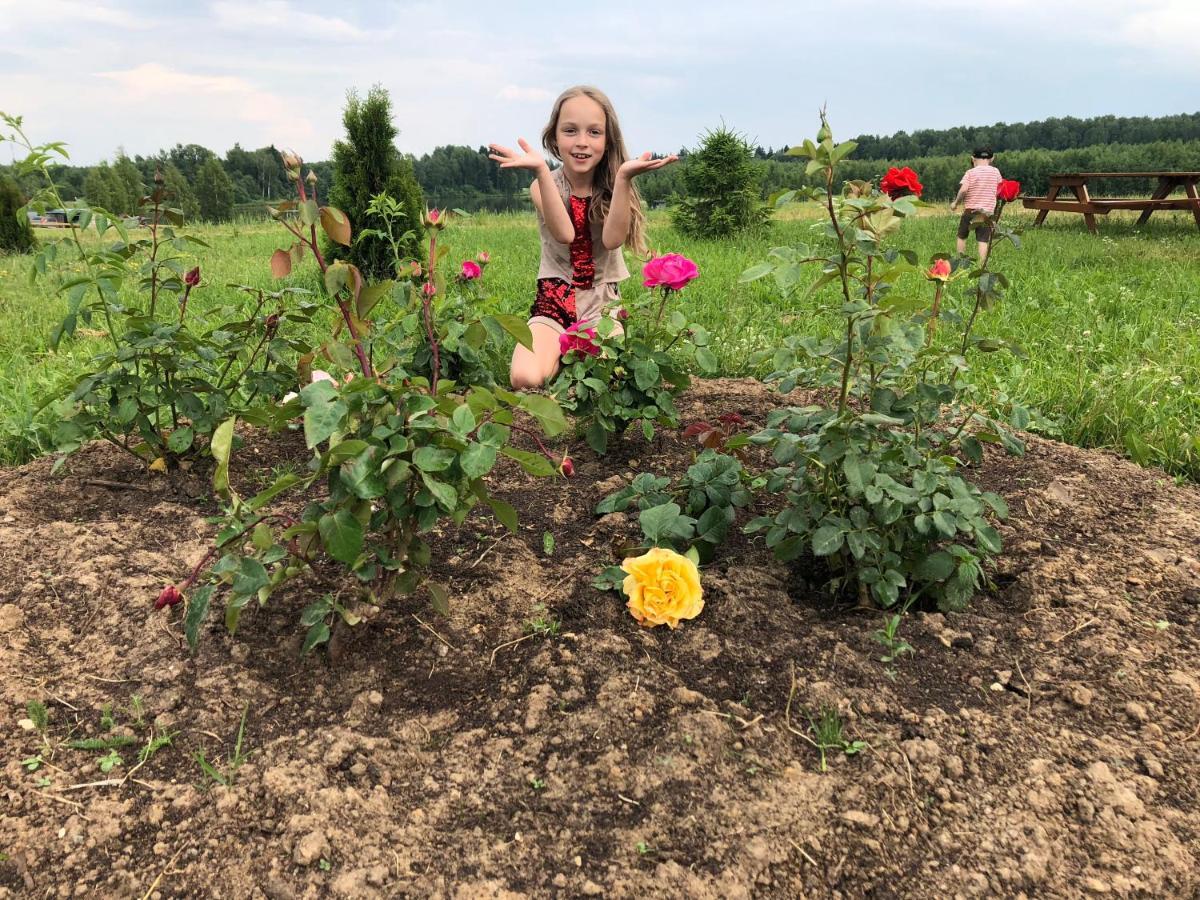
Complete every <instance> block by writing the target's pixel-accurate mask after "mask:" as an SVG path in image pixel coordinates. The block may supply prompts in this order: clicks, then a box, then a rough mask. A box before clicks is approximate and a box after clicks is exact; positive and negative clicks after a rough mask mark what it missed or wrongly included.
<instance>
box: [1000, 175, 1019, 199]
mask: <svg viewBox="0 0 1200 900" xmlns="http://www.w3.org/2000/svg"><path fill="white" fill-rule="evenodd" d="M1019 193H1021V182H1019V181H1009V180H1008V179H1007V178H1006V179H1004V180H1003V181H1001V182H1000V186H999V187H997V188H996V196H997V197H998V198H999V199H1001V200H1003V201H1004V202H1005V203H1011V202H1012V201H1014V200H1016V199H1017V194H1019Z"/></svg>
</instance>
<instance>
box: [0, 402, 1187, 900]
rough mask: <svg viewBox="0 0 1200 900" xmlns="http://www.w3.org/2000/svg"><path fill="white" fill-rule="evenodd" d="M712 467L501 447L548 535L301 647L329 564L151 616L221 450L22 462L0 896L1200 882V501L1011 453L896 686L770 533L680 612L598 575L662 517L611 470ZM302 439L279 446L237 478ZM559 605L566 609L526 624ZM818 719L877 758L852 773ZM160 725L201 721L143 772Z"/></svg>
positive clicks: (1065, 452) (462, 549)
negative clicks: (236, 756)
mask: <svg viewBox="0 0 1200 900" xmlns="http://www.w3.org/2000/svg"><path fill="white" fill-rule="evenodd" d="M779 402H780V400H779V398H778V397H776V396H775V395H773V394H771V393H770V392H769V391H768V390H767V389H765V388H763V387H761V386H759V385H757V384H754V383H752V382H739V381H718V382H709V383H703V384H700V385H698V386H697V387H696V389H695V390H694V391H693V392H692V393H691V394H690V395H689V396H688V398H687V401H686V403H685V404H684V405H685V409H686V412H685V416H686V418H689V419H691V418H699V417H702V416H703V417H709V416H712V415H715V414H716V413H718V412H722V411H726V410H736V411H738V412H740V413H742V414H743V415H745V416H747V418H750V419H752V420H753V421H756V422H761V421H762V418H763V416H764V415H765V412H766V410H767V409H768V408H769V407H770V406H772V405H776V404H778V403H779ZM691 453H692V447H691V446H690V445H689V444H687V443H685V442H682V441H681V440H680V439H678V438H677V437H676V436H674V435H666V436H662V437H660V438H658V439H656V441H655V442H654V444H653V445H650V446H647V445H646V444H645V443H643V442H642V440H641V438H640V437H639V438H636V439H633V440H631V441H629V442H628V443H627V444H626V445H625V446H622V447H620V448H618V449H617V451H616V452H614V453H613V454H611V455H610V456H609V457H608V458H606V459H596V458H595V457H593V456H591V454H589V453H587V452H586V451H583V450H582V449H580V448H577V449H576V453H575V455H576V458H577V461H578V463H579V474H578V476H577V477H576V478H575V479H573V480H571V481H568V482H562V481H559V482H557V483H555V484H540V485H532V483H531V482H529V481H528V480H527V479H526V478H525V477H524V476H523V475H522V474H521V473H520V472H519V471H510V470H504V472H502V473H501V474H500V476H499V477H498V479H497V482H498V484H497V488H498V490H499V491H500V492H501V493H502V494H503V495H504V496H506V497H507V498H508V499H509V500H510V501H511V502H514V503H516V504H517V505H518V506H519V508H520V511H521V531H520V534H519V535H517V536H506V535H505V534H504V532H503V531H502V530H500V529H499V528H498V526H496V525H495V524H494V523H491V522H490V521H488V520H484V519H476V518H472V519H470V520H468V522H467V523H466V525H464V527H462V528H460V529H457V530H454V531H452V532H447V533H445V534H443V535H441V536H440V538H439V539H438V541H437V545H436V551H435V555H436V558H437V560H438V562H437V563H436V566H437V568H438V575H439V577H441V578H442V579H443V580H444V581H446V582H447V583H448V584H450V585H451V587H452V591H453V609H452V614H451V615H450V616H449V617H448V618H439V617H437V616H436V615H435V614H434V613H432V612H431V611H430V610H429V609H428V608H427V607H426V606H425V605H424V603H423V602H422V601H421V600H420V599H419V598H414V599H410V600H406V601H404V602H400V603H396V604H394V605H392V606H390V607H388V608H386V609H384V610H383V611H382V612H381V613H380V615H378V616H377V617H376V618H375V619H373V620H372V621H371V622H370V623H368V624H365V625H363V626H360V627H359V628H357V629H354V630H353V631H352V632H350V633H349V634H346V635H341V636H339V639H338V641H337V645H336V646H335V647H334V648H333V652H332V653H318V654H314V655H311V656H308V657H303V658H302V657H300V656H299V654H298V648H299V642H300V637H301V631H300V628H299V626H298V624H297V618H298V614H299V610H300V609H301V608H302V607H303V605H304V604H305V603H306V601H307V600H308V599H310V598H311V593H312V592H313V591H316V590H319V589H321V588H320V586H319V585H317V584H301V585H298V586H296V587H295V588H294V589H291V590H290V591H288V592H286V593H284V594H282V595H279V596H277V597H276V598H274V599H273V600H272V602H271V604H270V605H269V606H268V607H267V608H264V609H261V610H257V611H253V612H252V611H251V610H247V614H246V615H245V616H244V617H243V620H242V624H241V628H240V630H239V631H238V633H237V635H236V638H233V637H230V636H229V635H228V634H227V633H226V632H225V631H224V629H223V627H222V626H221V625H220V624H219V622H218V621H217V618H218V617H216V616H214V619H213V621H212V622H211V623H210V625H209V627H208V628H206V632H205V636H204V640H203V642H202V644H201V647H200V650H199V652H198V653H197V654H196V655H195V656H192V655H190V654H189V653H187V652H186V651H185V650H184V649H183V647H182V646H181V645H182V637H181V628H180V622H179V613H180V610H178V609H177V610H175V611H171V612H159V613H156V612H154V611H153V609H152V601H153V599H154V597H155V596H156V595H157V593H158V591H159V590H160V589H161V587H162V586H163V585H164V584H166V583H168V582H171V581H178V580H181V578H182V577H183V575H184V574H186V572H187V571H188V569H189V568H190V567H191V565H193V564H194V563H195V562H196V561H197V560H198V559H200V558H201V557H202V556H203V554H204V552H205V550H206V549H207V547H208V546H209V542H210V539H211V527H210V526H209V525H207V524H206V523H205V521H204V516H206V515H209V514H211V513H212V511H213V506H212V505H211V502H210V501H209V500H208V499H207V498H206V497H205V496H204V494H205V482H204V480H203V479H202V478H201V477H200V474H199V473H190V474H185V475H181V476H178V477H172V478H170V479H168V478H162V477H155V478H147V476H145V475H143V474H142V473H141V472H140V471H139V470H138V469H137V467H136V464H131V463H130V462H129V461H127V460H125V459H122V458H120V457H119V455H118V454H117V453H116V452H115V451H112V450H111V449H107V448H105V447H102V446H93V447H90V448H88V449H87V450H85V451H84V452H82V453H80V454H79V455H78V456H77V457H76V458H74V459H73V460H72V461H71V462H70V464H69V466H68V467H67V470H66V473H65V475H63V476H61V477H57V476H56V477H52V476H51V475H50V474H49V473H50V466H51V461H50V460H42V461H39V462H36V463H33V464H31V465H29V466H26V467H23V468H21V469H10V470H6V471H2V472H0V693H2V701H3V709H4V718H3V723H2V724H0V735H2V742H0V766H2V767H3V774H4V784H3V788H2V790H3V792H4V794H3V803H2V804H0V854H3V855H0V897H16V896H22V897H69V896H80V897H142V896H143V895H144V894H145V893H146V892H147V890H148V889H150V888H151V887H154V893H153V894H152V896H160V897H181V896H189V897H193V896H194V897H207V896H213V897H272V898H283V897H325V896H334V897H354V898H359V897H408V896H411V897H446V898H451V897H453V898H475V897H506V898H514V897H525V896H529V897H548V896H564V897H565V896H590V895H595V896H611V897H629V898H641V897H660V896H661V897H702V898H703V897H711V898H736V897H929V896H946V897H950V896H962V897H970V896H980V897H984V896H988V897H990V896H1006V897H1022V896H1023V897H1046V896H1083V895H1088V894H1105V893H1107V894H1112V895H1115V896H1131V897H1132V896H1144V897H1166V896H1170V897H1190V896H1197V892H1198V891H1200V817H1198V816H1197V815H1196V808H1197V802H1198V801H1200V662H1198V661H1197V660H1198V658H1200V657H1198V652H1197V651H1198V650H1200V647H1198V641H1197V632H1196V625H1197V618H1198V614H1200V606H1198V604H1200V561H1198V559H1197V557H1198V556H1200V550H1198V547H1197V535H1198V534H1200V491H1197V489H1196V488H1194V487H1191V486H1185V487H1178V486H1175V485H1174V484H1173V483H1172V482H1171V481H1170V479H1167V478H1165V477H1164V476H1163V475H1162V474H1161V473H1158V472H1154V471H1148V470H1144V469H1139V468H1138V467H1136V466H1134V465H1132V464H1130V463H1128V462H1125V461H1123V460H1121V459H1118V458H1116V457H1114V456H1110V455H1107V454H1103V453H1096V452H1089V451H1083V450H1078V449H1076V448H1072V447H1068V446H1064V445H1062V444H1056V443H1053V442H1050V441H1045V440H1040V439H1036V438H1032V439H1031V440H1030V448H1029V453H1028V455H1027V456H1026V457H1025V458H1023V459H1011V458H1007V457H1003V456H993V457H989V459H988V461H987V464H986V465H985V467H984V468H983V469H982V471H980V472H978V473H977V475H978V477H979V479H980V480H981V481H982V482H983V483H984V484H985V485H986V486H987V487H989V488H991V489H993V490H997V491H999V492H1001V493H1002V494H1003V495H1004V496H1005V497H1006V498H1007V500H1008V502H1009V505H1010V508H1011V510H1012V518H1011V520H1010V521H1009V522H1008V523H1007V524H1006V525H1005V526H1004V527H1003V529H1002V530H1003V534H1004V537H1005V552H1004V555H1003V556H1002V557H1001V558H1000V559H999V560H998V564H997V565H996V566H995V567H994V571H992V572H991V576H992V580H993V582H994V587H993V588H992V589H991V590H990V591H989V592H988V593H987V594H986V595H984V596H981V597H980V598H979V599H978V600H977V601H976V603H975V604H974V606H973V608H972V610H971V611H970V612H969V613H967V614H964V615H960V616H955V617H950V618H947V617H944V616H942V615H939V614H925V615H917V616H913V617H911V618H910V619H909V620H908V621H906V622H905V624H904V625H903V628H902V634H903V636H904V637H905V638H906V639H907V640H908V641H909V642H910V643H912V645H913V646H914V647H915V648H916V654H915V656H911V657H905V658H903V659H902V660H901V661H900V662H899V663H898V664H897V665H896V667H895V669H896V670H895V673H894V676H891V677H889V675H888V674H887V673H886V672H885V668H886V667H885V666H884V665H883V664H882V663H881V662H880V661H879V655H880V652H881V648H880V646H879V645H878V644H877V643H875V642H874V641H873V640H872V633H873V632H874V631H875V630H876V629H877V628H879V626H880V624H881V616H880V615H879V614H878V613H870V612H863V611H856V610H846V609H839V608H835V607H832V606H831V605H830V604H829V603H828V602H827V601H825V600H824V599H823V598H821V597H820V596H818V595H814V594H813V593H812V592H811V591H810V590H808V589H806V588H805V587H803V585H804V583H805V582H804V580H803V579H801V578H797V577H795V574H794V573H793V572H791V571H789V569H788V568H787V567H785V566H782V565H780V564H778V563H776V562H774V561H773V560H772V559H771V557H770V556H769V554H767V553H766V552H765V551H764V549H763V548H762V546H761V544H760V543H759V542H757V541H751V540H749V539H747V538H745V537H742V536H741V535H738V536H737V537H735V538H733V539H732V540H731V542H730V543H729V545H728V546H727V547H725V548H724V549H723V551H722V553H721V554H720V555H719V556H718V559H717V561H716V562H715V563H714V564H712V565H711V566H709V567H707V568H706V569H705V571H704V573H703V579H704V589H705V601H706V606H705V609H704V612H703V614H702V615H701V616H700V617H699V618H698V619H696V620H694V621H691V622H685V623H684V624H683V625H682V626H681V627H680V628H679V629H678V630H677V631H674V632H672V631H669V630H666V629H656V630H646V629H642V628H640V627H639V626H638V625H637V624H636V622H635V621H634V620H633V619H632V618H631V617H630V616H629V615H628V614H627V612H626V611H625V610H624V608H623V606H622V605H621V603H620V601H619V599H618V598H617V596H616V595H615V594H612V593H602V592H599V591H597V590H595V589H593V588H591V587H590V586H589V582H590V580H591V578H592V576H593V575H594V573H596V572H597V571H598V570H599V569H600V568H601V567H602V566H604V565H607V564H611V563H612V562H614V561H619V556H618V554H619V553H620V549H621V546H622V545H623V544H624V543H625V541H626V540H627V539H629V538H631V537H633V536H634V533H635V531H636V523H635V522H634V521H632V519H630V518H627V517H625V516H620V515H618V516H612V517H607V518H605V519H602V520H597V519H596V518H594V517H593V516H592V514H591V510H592V509H593V508H594V506H595V504H596V502H597V501H598V500H599V499H600V498H601V497H602V496H603V494H604V493H605V490H604V489H603V488H602V487H601V486H600V485H601V484H602V483H604V482H608V484H609V489H612V488H614V487H615V486H616V484H617V481H618V480H619V478H620V477H621V476H628V475H632V474H633V473H634V472H636V471H641V470H647V469H648V470H653V471H657V472H664V473H678V472H681V471H682V469H683V468H684V467H685V466H686V465H687V464H688V462H689V461H690V458H691ZM304 459H305V452H304V448H303V444H302V442H301V441H299V440H296V439H294V438H284V439H272V440H266V439H262V438H254V437H250V439H249V445H248V447H247V448H245V449H244V450H242V451H241V452H240V455H239V460H245V461H248V460H253V464H251V463H250V462H242V463H239V464H240V465H242V466H243V468H242V469H240V470H239V471H238V473H237V475H236V478H240V479H241V483H242V486H243V488H244V489H247V490H248V489H250V487H251V486H250V485H249V484H247V483H246V482H247V481H248V479H250V478H251V476H252V473H253V472H254V471H255V469H258V468H261V467H263V466H266V467H271V466H276V467H279V466H286V465H303V461H304ZM88 479H102V480H108V481H117V482H126V483H129V484H132V485H135V486H136V487H135V488H134V489H124V490H122V489H113V488H109V487H104V486H100V485H97V484H89V483H88ZM545 532H550V533H551V534H553V536H554V539H555V540H554V544H555V546H554V550H553V553H552V554H551V555H547V554H545V553H544V552H543V534H544V533H545ZM539 606H545V607H547V608H548V610H549V612H550V613H551V614H553V615H554V616H556V617H557V618H558V619H559V620H560V621H561V623H562V626H561V627H562V632H561V633H560V634H559V635H558V636H557V637H542V636H534V637H527V638H525V639H523V640H522V639H521V638H522V637H523V635H524V626H525V623H526V622H527V621H528V620H529V619H530V618H531V617H533V616H534V615H535V614H536V609H537V608H538V607H539ZM135 696H136V697H139V698H140V700H141V704H142V706H143V708H144V714H143V720H142V721H140V722H139V721H137V717H136V716H135V714H134V712H133V711H132V710H131V707H132V705H133V704H134V699H133V698H134V697H135ZM35 699H40V700H42V701H44V702H45V703H46V705H47V706H48V708H49V723H50V724H49V730H48V734H47V737H46V740H45V743H43V739H42V738H41V737H40V736H39V735H38V734H37V732H36V731H34V730H30V728H29V725H30V723H29V722H28V721H24V722H23V721H22V720H25V719H26V718H27V712H26V702H27V701H30V700H35ZM789 701H790V706H789ZM106 706H110V707H111V711H112V716H113V718H114V719H115V726H114V730H115V733H118V734H126V735H129V736H131V737H133V738H134V739H135V740H136V741H137V745H134V746H130V747H126V748H122V749H121V750H120V751H119V752H120V755H121V756H122V757H123V764H122V765H118V766H115V767H114V768H113V769H112V770H111V771H110V772H108V773H103V772H101V770H100V769H99V767H98V764H99V760H100V759H101V757H102V756H103V755H104V754H103V753H100V752H94V751H84V750H73V749H69V748H68V747H66V746H65V744H66V741H68V740H71V739H76V738H80V737H87V736H92V737H95V736H99V735H101V734H104V733H105V731H104V729H103V728H102V725H101V716H102V709H103V708H104V707H106ZM824 706H832V707H835V708H837V709H838V710H839V711H840V712H841V714H842V716H843V717H844V719H845V722H846V737H847V739H848V740H859V741H863V742H865V743H866V745H867V746H866V749H864V750H863V751H862V752H860V753H858V754H856V755H853V756H847V755H843V754H831V756H830V765H829V771H828V772H826V773H824V774H822V773H820V772H819V771H818V756H817V753H816V751H815V750H814V749H813V747H812V746H811V745H810V744H809V743H808V742H806V740H805V734H807V733H808V724H809V722H808V716H809V715H810V714H813V713H815V712H816V711H817V710H818V709H820V708H822V707H824ZM243 710H246V711H247V712H246V729H245V746H244V749H247V750H249V751H250V754H251V755H250V756H249V759H248V761H247V762H246V763H245V764H244V765H242V766H241V768H240V769H239V770H237V772H236V779H235V780H234V781H233V783H232V784H231V785H230V786H229V787H222V786H218V785H212V783H211V782H210V781H208V780H207V779H206V778H205V777H204V775H203V774H202V772H201V769H200V767H199V765H198V763H197V762H196V760H195V755H196V753H197V752H198V751H202V752H203V753H204V755H205V756H206V758H207V759H208V760H210V761H212V762H213V764H214V765H216V766H217V767H218V768H221V769H223V770H227V769H228V767H229V766H228V759H229V757H230V755H231V754H232V752H233V746H234V739H235V736H236V733H237V729H238V722H239V719H240V718H241V716H242V713H243ZM151 729H153V731H154V733H156V734H157V733H163V732H167V733H173V734H174V738H173V743H172V744H171V745H170V746H167V747H164V748H163V749H161V750H159V751H158V752H157V753H155V754H154V755H153V756H151V757H150V759H149V760H148V761H147V762H146V763H145V764H144V765H142V766H141V767H140V768H137V770H136V771H134V767H135V766H136V764H137V761H138V752H137V751H138V745H140V744H143V743H145V741H146V740H147V739H148V738H149V737H150V735H151ZM39 753H41V755H42V757H43V760H44V762H43V763H42V764H41V765H40V766H39V767H38V768H37V770H36V771H29V770H28V769H27V768H26V767H25V766H24V765H23V761H24V760H27V759H30V758H31V757H35V756H37V755H38V754H39ZM127 776H128V778H127ZM39 779H48V781H43V782H41V783H39ZM93 782H94V784H93ZM206 782H207V784H206Z"/></svg>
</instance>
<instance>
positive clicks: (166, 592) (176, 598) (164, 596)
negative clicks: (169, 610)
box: [154, 584, 183, 609]
mask: <svg viewBox="0 0 1200 900" xmlns="http://www.w3.org/2000/svg"><path fill="white" fill-rule="evenodd" d="M182 602H183V594H181V593H179V588H177V587H175V585H173V584H168V585H167V586H166V587H165V588H163V589H162V593H161V594H159V595H158V599H157V600H155V601H154V608H155V609H162V608H163V607H166V606H174V605H175V604H177V603H182Z"/></svg>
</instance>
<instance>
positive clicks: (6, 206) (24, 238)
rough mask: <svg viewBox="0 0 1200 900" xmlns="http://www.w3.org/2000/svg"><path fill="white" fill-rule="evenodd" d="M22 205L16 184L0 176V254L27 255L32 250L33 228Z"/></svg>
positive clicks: (21, 198) (4, 176)
mask: <svg viewBox="0 0 1200 900" xmlns="http://www.w3.org/2000/svg"><path fill="white" fill-rule="evenodd" d="M24 205H25V199H24V198H23V197H22V196H21V189H20V188H18V187H17V183H16V182H15V181H13V180H12V179H11V178H9V177H8V176H7V175H0V253H28V252H29V251H30V250H32V249H33V244H34V240H33V228H32V227H30V225H29V217H28V216H26V215H25V210H24V209H22V207H23V206H24Z"/></svg>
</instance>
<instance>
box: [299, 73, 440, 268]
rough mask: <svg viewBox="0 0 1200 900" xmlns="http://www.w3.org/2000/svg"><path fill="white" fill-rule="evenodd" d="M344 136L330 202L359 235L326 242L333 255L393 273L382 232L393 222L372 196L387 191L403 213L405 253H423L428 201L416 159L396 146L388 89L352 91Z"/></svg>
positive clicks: (337, 144) (338, 146) (335, 148)
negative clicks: (383, 215)
mask: <svg viewBox="0 0 1200 900" xmlns="http://www.w3.org/2000/svg"><path fill="white" fill-rule="evenodd" d="M342 124H343V126H344V127H345V129H346V137H345V138H344V139H343V140H339V141H336V142H335V143H334V145H333V187H332V190H331V191H330V194H329V202H330V203H331V204H332V205H333V206H334V207H336V208H338V209H340V210H342V211H343V212H344V213H345V215H346V216H347V217H348V218H349V220H350V225H351V227H352V228H353V230H354V233H355V235H356V238H355V240H354V241H353V243H351V244H350V245H349V246H342V245H340V244H338V243H337V242H336V241H330V242H328V243H326V244H325V245H324V246H323V247H322V252H323V253H324V255H325V258H326V259H328V260H329V261H331V262H332V261H336V260H342V261H345V262H348V263H350V264H352V265H353V266H354V267H355V268H357V269H358V270H359V271H360V272H361V273H362V274H363V275H364V276H366V277H367V278H369V279H371V280H380V279H385V278H393V277H395V275H396V264H395V259H396V256H395V255H394V253H393V249H394V248H393V247H391V246H389V243H388V241H386V240H385V239H383V238H382V237H381V236H380V234H381V232H382V230H383V229H385V228H387V227H389V226H388V225H387V224H386V223H385V222H384V221H383V219H382V218H381V217H380V216H379V215H378V214H377V212H376V211H375V210H373V209H372V208H371V200H372V198H373V197H377V196H379V195H380V194H387V195H388V196H389V197H391V198H392V200H393V201H394V202H395V203H396V205H397V210H398V212H399V213H400V214H401V215H402V216H403V220H402V225H403V230H402V231H401V232H400V233H399V236H400V239H401V240H400V243H401V258H405V259H415V258H416V257H417V256H419V254H420V250H421V248H420V237H421V214H422V210H423V209H424V206H425V203H424V200H423V199H422V194H421V187H420V185H419V184H417V179H416V176H415V175H414V174H413V167H412V161H411V160H410V159H409V158H408V157H406V156H403V155H401V153H400V152H399V151H398V150H397V149H396V144H395V141H396V135H397V134H398V132H397V130H396V126H395V125H394V124H392V102H391V100H390V98H389V97H388V93H387V91H386V90H385V89H384V88H382V87H380V86H378V85H376V86H374V87H372V88H371V89H370V90H369V91H368V92H367V96H366V97H365V98H362V97H359V96H358V94H356V93H355V92H354V91H351V92H350V93H349V95H348V96H347V98H346V109H345V111H344V112H343V113H342Z"/></svg>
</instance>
